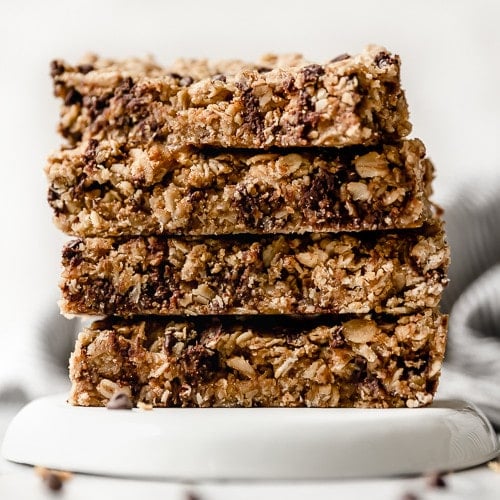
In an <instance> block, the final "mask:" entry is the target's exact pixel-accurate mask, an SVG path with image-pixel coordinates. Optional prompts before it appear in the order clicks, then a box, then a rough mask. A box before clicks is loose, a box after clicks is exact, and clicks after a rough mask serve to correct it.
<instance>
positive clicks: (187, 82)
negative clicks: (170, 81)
mask: <svg viewBox="0 0 500 500" xmlns="http://www.w3.org/2000/svg"><path fill="white" fill-rule="evenodd" d="M193 82H194V80H193V79H192V78H191V77H190V76H183V77H182V78H181V79H180V81H179V85H180V86H181V87H189V85H191V84H192V83H193Z"/></svg>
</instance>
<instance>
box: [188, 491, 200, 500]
mask: <svg viewBox="0 0 500 500" xmlns="http://www.w3.org/2000/svg"><path fill="white" fill-rule="evenodd" d="M186 500H201V497H200V495H198V493H194V492H193V491H186Z"/></svg>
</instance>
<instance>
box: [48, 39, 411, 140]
mask: <svg viewBox="0 0 500 500" xmlns="http://www.w3.org/2000/svg"><path fill="white" fill-rule="evenodd" d="M178 71H182V74H181V73H178ZM51 74H52V77H53V80H54V91H55V95H56V96H58V97H60V98H61V99H62V100H63V101H64V104H63V106H62V110H61V121H60V126H59V130H60V132H61V133H62V135H63V136H65V137H66V138H68V140H69V142H70V143H71V144H76V143H78V142H79V141H80V140H90V139H97V140H102V139H114V140H118V141H120V142H126V143H127V144H128V145H129V147H131V148H134V147H138V146H140V145H143V144H145V143H151V142H162V143H163V144H171V145H176V146H179V145H193V146H197V147H199V146H205V145H209V146H218V147H236V148H268V147H271V146H277V147H304V146H327V147H340V146H348V145H360V144H361V145H372V144H376V143H380V142H385V141H393V140H397V139H400V138H402V137H405V136H406V135H407V134H408V133H409V132H410V130H411V125H410V123H409V121H408V109H407V104H406V99H405V96H404V93H403V90H402V89H401V86H400V60H399V57H398V56H397V55H393V54H391V53H389V52H388V51H387V50H386V49H384V48H382V47H377V46H369V47H367V48H366V49H365V50H364V51H363V52H362V53H361V54H359V55H356V56H349V55H347V54H345V55H342V56H339V57H336V58H335V59H332V60H331V61H330V62H328V63H326V64H323V65H319V64H310V63H308V62H306V61H305V60H304V59H302V58H301V57H300V56H296V57H289V58H279V57H276V56H268V57H267V58H266V59H264V60H263V62H262V64H245V63H242V62H238V61H227V62H223V63H219V64H217V63H210V62H207V61H180V62H178V63H177V64H175V65H174V66H173V67H172V68H162V67H160V66H158V65H157V64H155V63H154V62H152V61H151V60H143V61H140V60H136V59H135V60H125V61H112V60H103V59H99V58H96V57H93V58H90V59H89V60H88V61H86V62H85V63H83V64H80V65H77V66H71V65H69V64H67V63H65V62H63V61H54V62H53V63H52V73H51Z"/></svg>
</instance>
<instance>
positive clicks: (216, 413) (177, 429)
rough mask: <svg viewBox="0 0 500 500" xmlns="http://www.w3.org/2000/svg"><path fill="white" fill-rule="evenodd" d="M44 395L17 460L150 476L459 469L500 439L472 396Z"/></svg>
mask: <svg viewBox="0 0 500 500" xmlns="http://www.w3.org/2000/svg"><path fill="white" fill-rule="evenodd" d="M65 399H66V398H65V396H64V395H56V396H50V397H46V398H41V399H38V400H36V401H33V402H32V403H30V404H28V405H27V406H26V407H25V408H23V409H22V410H21V411H20V412H19V413H18V415H17V416H16V417H15V418H14V420H13V421H12V422H11V424H10V427H9V429H8V431H7V434H6V436H5V440H4V443H3V448H2V453H3V456H4V457H5V458H6V459H7V460H11V461H13V462H18V463H23V464H32V465H40V466H45V467H49V468H54V469H62V470H70V471H74V472H83V473H90V474H100V475H111V476H120V477H123V476H126V477H134V478H144V479H182V480H190V479H191V480H193V479H195V480H202V479H331V478H348V477H375V476H394V475H401V474H420V473H425V472H429V471H437V470H439V471H451V470H457V469H463V468H467V467H471V466H474V465H478V464H481V463H483V462H486V461H488V460H491V459H492V458H494V457H495V456H496V455H497V453H498V451H499V445H498V440H497V436H496V434H495V432H494V431H493V429H492V427H491V425H490V423H489V422H488V420H487V419H486V417H485V416H484V415H483V414H482V413H481V412H480V411H479V410H478V409H477V408H476V407H474V406H473V405H472V404H469V403H465V402H462V401H436V402H435V403H434V404H433V405H432V406H431V407H429V408H421V409H389V410H365V409H312V408H297V409H295V408H294V409H286V408H249V409H222V408H207V409H177V408H168V409H154V410H151V411H145V410H140V409H134V410H107V409H106V408H80V407H73V406H70V405H68V404H67V403H66V401H65Z"/></svg>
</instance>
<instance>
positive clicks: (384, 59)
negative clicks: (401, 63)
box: [375, 52, 397, 69]
mask: <svg viewBox="0 0 500 500" xmlns="http://www.w3.org/2000/svg"><path fill="white" fill-rule="evenodd" d="M396 62H397V59H396V58H395V57H393V56H391V55H390V54H388V53H387V52H379V53H378V54H377V55H376V56H375V64H376V65H377V66H378V67H379V68H380V69H382V68H383V67H384V66H389V65H390V64H396Z"/></svg>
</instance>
